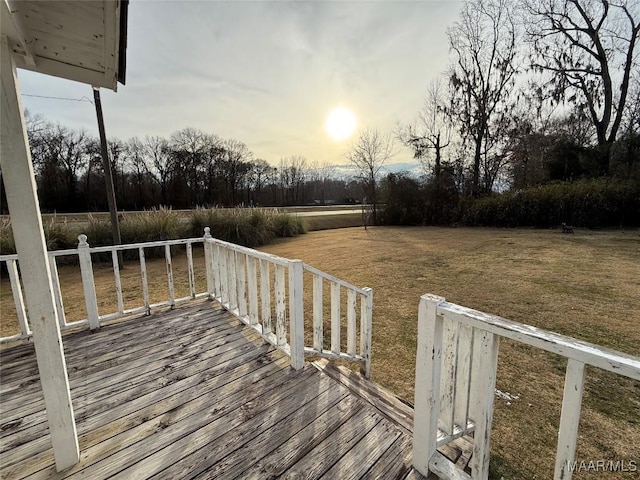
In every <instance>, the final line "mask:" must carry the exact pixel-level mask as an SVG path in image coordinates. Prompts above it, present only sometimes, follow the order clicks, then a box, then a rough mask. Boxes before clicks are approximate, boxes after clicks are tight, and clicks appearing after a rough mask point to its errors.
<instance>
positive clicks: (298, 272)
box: [289, 260, 304, 370]
mask: <svg viewBox="0 0 640 480" xmlns="http://www.w3.org/2000/svg"><path fill="white" fill-rule="evenodd" d="M303 275H304V263H303V262H302V261H300V260H292V261H291V262H290V263H289V336H290V338H289V346H290V348H291V367H292V368H293V369H295V370H300V369H301V368H302V367H304V298H303Z"/></svg>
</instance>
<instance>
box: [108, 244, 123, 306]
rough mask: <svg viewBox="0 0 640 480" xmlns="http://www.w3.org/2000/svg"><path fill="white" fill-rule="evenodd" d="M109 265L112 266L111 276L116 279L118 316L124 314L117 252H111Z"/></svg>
mask: <svg viewBox="0 0 640 480" xmlns="http://www.w3.org/2000/svg"><path fill="white" fill-rule="evenodd" d="M111 264H112V265H113V276H114V277H115V279H116V298H117V299H118V314H120V315H123V314H124V300H123V298H122V280H121V279H120V262H119V261H118V251H117V250H111Z"/></svg>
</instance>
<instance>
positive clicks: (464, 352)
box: [453, 324, 473, 430]
mask: <svg viewBox="0 0 640 480" xmlns="http://www.w3.org/2000/svg"><path fill="white" fill-rule="evenodd" d="M472 347H473V332H472V329H471V327H469V326H468V325H462V324H458V355H457V367H456V398H455V406H454V409H453V412H454V413H453V423H454V424H456V425H458V426H460V428H462V429H463V430H464V429H466V428H467V423H468V419H469V386H470V375H471V352H472V350H471V349H472Z"/></svg>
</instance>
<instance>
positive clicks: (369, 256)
mask: <svg viewBox="0 0 640 480" xmlns="http://www.w3.org/2000/svg"><path fill="white" fill-rule="evenodd" d="M262 249H263V250H265V251H268V252H270V253H274V254H277V255H282V256H285V257H289V258H300V259H302V260H303V261H305V262H306V263H309V264H311V265H314V266H317V267H319V268H321V269H322V270H324V271H326V272H328V273H331V274H333V275H336V276H337V277H339V278H342V279H345V280H347V281H349V282H351V283H354V284H356V285H358V286H369V287H372V288H373V289H374V317H373V319H374V326H373V367H372V369H373V378H374V380H376V381H377V382H379V383H381V384H383V385H384V386H386V387H389V388H390V389H391V390H393V391H394V392H395V393H396V394H398V395H400V396H401V397H404V398H406V399H408V400H410V401H412V400H413V384H414V362H415V349H416V321H417V306H418V300H419V297H420V295H422V294H424V293H435V294H438V295H441V296H444V297H446V298H447V300H449V301H451V302H455V303H459V304H461V305H464V306H468V307H472V308H476V309H479V310H482V311H485V312H487V313H493V314H497V315H501V316H503V317H506V318H509V319H511V320H515V321H518V322H523V323H527V324H531V325H535V326H537V327H541V328H545V329H549V330H553V331H556V332H559V333H563V334H566V335H571V336H574V337H577V338H580V339H582V340H587V341H590V342H594V343H598V344H600V345H604V346H607V347H610V348H615V349H618V350H622V351H624V352H627V353H631V354H634V355H640V233H639V232H638V231H631V232H619V231H616V232H587V231H584V232H580V231H577V232H576V234H574V235H563V234H561V233H559V232H557V231H546V230H523V229H519V230H511V229H509V230H502V229H466V228H465V229H463V228H460V229H448V228H386V227H378V228H370V229H369V230H367V231H365V230H364V229H362V228H352V229H342V230H333V231H323V232H312V233H309V234H307V235H304V236H302V237H299V238H294V239H285V240H279V241H277V243H275V244H273V245H271V246H268V247H264V248H262ZM565 366H566V362H565V361H564V360H562V359H561V358H559V357H556V356H553V355H550V354H546V353H544V352H541V351H538V350H535V349H532V348H528V347H526V346H523V345H519V344H515V343H513V342H508V341H503V342H502V343H501V346H500V357H499V372H498V381H497V388H498V389H500V390H502V391H503V392H510V393H511V394H513V395H516V396H518V399H517V400H511V401H510V402H508V401H507V400H504V399H496V412H495V420H494V429H493V445H492V447H493V448H492V452H493V454H492V463H493V468H492V470H493V474H494V478H500V476H504V477H505V479H519V478H522V479H534V478H537V479H544V478H551V477H552V476H553V465H554V458H555V446H556V438H557V428H558V424H559V419H560V407H561V402H562V389H563V382H564V380H563V379H564V369H565ZM508 403H510V405H509V404H508ZM639 457H640V383H638V382H632V381H628V380H626V379H623V378H620V377H617V376H616V375H613V374H608V373H606V372H602V371H599V370H597V369H595V368H588V369H587V386H586V389H585V398H584V406H583V409H582V420H581V425H580V432H579V440H578V451H577V456H576V458H577V459H580V460H586V461H589V460H597V459H606V460H614V461H615V460H623V459H626V460H631V459H635V460H636V461H637V460H639V459H640V458H639ZM631 475H637V473H636V474H633V473H631V474H630V473H626V474H624V473H622V474H620V473H619V474H610V475H607V478H637V476H633V477H631ZM601 477H602V473H595V474H580V475H578V476H576V478H601Z"/></svg>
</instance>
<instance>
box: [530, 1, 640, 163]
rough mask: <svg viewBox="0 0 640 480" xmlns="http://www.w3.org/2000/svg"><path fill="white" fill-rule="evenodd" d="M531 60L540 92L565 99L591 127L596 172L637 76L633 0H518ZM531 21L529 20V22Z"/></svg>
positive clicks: (638, 14) (637, 16)
mask: <svg viewBox="0 0 640 480" xmlns="http://www.w3.org/2000/svg"><path fill="white" fill-rule="evenodd" d="M524 7H525V12H526V14H527V15H528V17H529V19H528V21H527V22H526V31H527V36H528V39H529V40H530V42H531V45H532V47H533V48H532V54H531V64H532V67H533V68H534V70H535V71H537V72H540V73H547V74H548V75H547V76H543V82H542V83H541V85H540V93H541V94H542V95H543V96H545V97H547V96H548V97H549V98H551V99H552V100H553V101H555V102H560V101H567V102H569V103H570V104H572V105H573V106H574V107H575V108H576V109H577V110H578V111H579V112H584V114H585V115H587V116H588V117H589V118H590V120H591V123H592V125H593V127H594V129H595V135H596V140H597V144H598V147H599V160H600V163H601V170H602V173H604V174H607V173H608V171H609V160H610V155H609V154H610V150H611V146H612V145H613V142H614V141H615V140H616V136H617V134H618V131H619V129H620V126H621V124H622V121H623V117H624V111H625V106H626V104H627V99H628V93H629V86H630V82H631V80H632V77H633V76H636V77H637V76H638V72H639V70H638V66H637V61H638V54H637V51H636V45H637V43H638V36H639V32H640V4H639V3H638V2H637V0H634V1H628V0H619V1H615V2H612V1H608V0H545V1H534V0H524ZM531 19H533V21H531Z"/></svg>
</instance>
